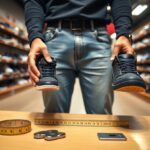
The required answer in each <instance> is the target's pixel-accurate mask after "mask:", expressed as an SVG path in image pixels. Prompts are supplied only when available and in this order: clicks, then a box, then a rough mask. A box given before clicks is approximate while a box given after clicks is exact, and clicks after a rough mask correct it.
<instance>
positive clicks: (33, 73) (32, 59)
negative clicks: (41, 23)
mask: <svg viewBox="0 0 150 150" xmlns="http://www.w3.org/2000/svg"><path fill="white" fill-rule="evenodd" d="M41 54H42V55H43V56H44V58H45V59H46V61H47V62H51V61H52V59H51V57H50V55H49V53H48V50H47V46H46V44H45V43H44V42H43V41H42V40H41V39H40V38H35V39H34V40H33V41H32V43H31V49H30V52H29V55H28V72H29V76H30V79H31V81H32V84H33V86H35V85H36V82H38V81H39V77H40V72H39V70H38V69H37V67H36V59H37V57H38V56H39V55H41Z"/></svg>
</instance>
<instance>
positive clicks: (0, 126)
mask: <svg viewBox="0 0 150 150" xmlns="http://www.w3.org/2000/svg"><path fill="white" fill-rule="evenodd" d="M30 131H31V122H30V121H29V120H23V119H12V120H3V121H0V135H20V134H25V133H28V132H30Z"/></svg>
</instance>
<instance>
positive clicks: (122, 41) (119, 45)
mask: <svg viewBox="0 0 150 150" xmlns="http://www.w3.org/2000/svg"><path fill="white" fill-rule="evenodd" d="M119 53H125V54H131V55H134V54H135V51H134V49H133V48H132V45H131V43H130V41H129V39H128V38H127V37H125V36H120V37H119V38H118V39H117V40H116V42H115V44H114V47H113V50H112V56H111V60H112V61H113V60H114V59H115V57H116V56H118V54H119Z"/></svg>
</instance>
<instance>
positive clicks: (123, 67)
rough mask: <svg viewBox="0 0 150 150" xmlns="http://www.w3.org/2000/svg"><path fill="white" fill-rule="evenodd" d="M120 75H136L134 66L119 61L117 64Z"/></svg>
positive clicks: (127, 62) (128, 62) (130, 63)
mask: <svg viewBox="0 0 150 150" xmlns="http://www.w3.org/2000/svg"><path fill="white" fill-rule="evenodd" d="M118 65H119V66H120V69H121V71H122V73H136V72H137V71H136V65H135V63H133V62H130V61H123V60H122V61H120V62H119V64H118Z"/></svg>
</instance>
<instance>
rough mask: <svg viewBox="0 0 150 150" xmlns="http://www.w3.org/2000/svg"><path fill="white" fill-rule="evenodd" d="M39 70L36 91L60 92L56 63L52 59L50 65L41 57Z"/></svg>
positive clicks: (38, 61)
mask: <svg viewBox="0 0 150 150" xmlns="http://www.w3.org/2000/svg"><path fill="white" fill-rule="evenodd" d="M36 65H37V68H38V70H39V71H40V74H41V75H40V78H39V82H38V83H37V84H36V89H38V90H43V91H57V90H59V85H58V81H57V78H56V69H55V68H56V61H55V60H54V58H52V62H51V63H48V62H47V61H46V60H45V58H44V57H43V56H42V55H41V56H39V57H38V59H37V63H36Z"/></svg>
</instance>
